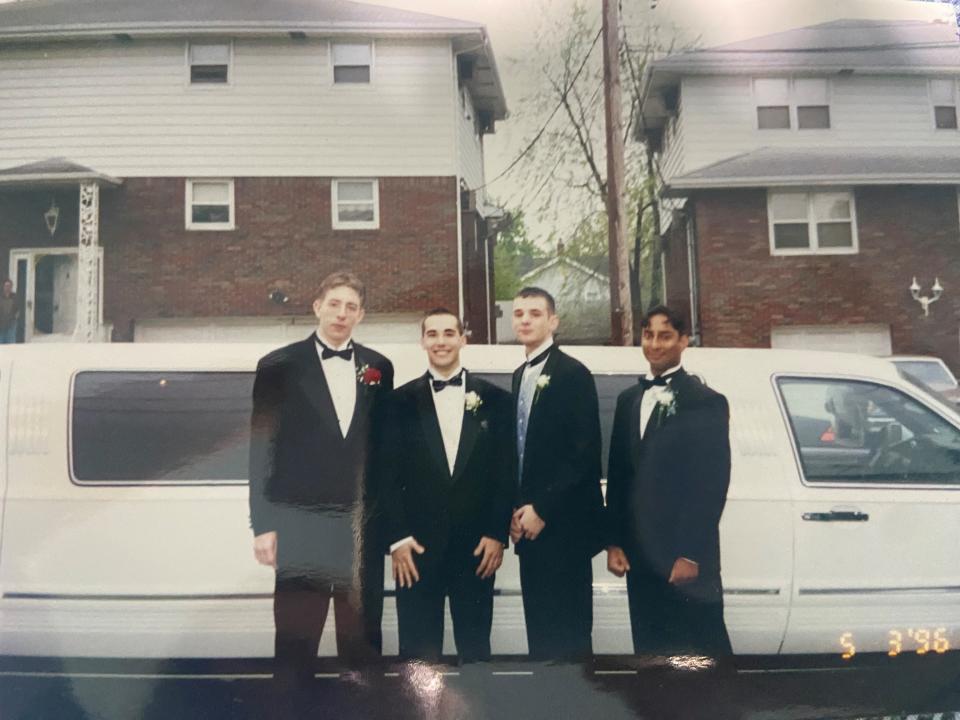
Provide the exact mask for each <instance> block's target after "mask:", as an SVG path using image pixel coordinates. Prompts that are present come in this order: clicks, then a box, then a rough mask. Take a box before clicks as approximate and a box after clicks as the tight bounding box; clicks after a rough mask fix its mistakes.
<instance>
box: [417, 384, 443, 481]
mask: <svg viewBox="0 0 960 720" xmlns="http://www.w3.org/2000/svg"><path fill="white" fill-rule="evenodd" d="M429 380H430V375H429V373H428V374H426V375H424V376H423V377H422V378H420V379H419V380H417V389H416V393H415V395H416V398H417V415H418V416H419V418H420V429H421V430H422V431H423V438H424V440H425V441H426V443H427V449H428V450H429V452H430V455H431V456H433V459H434V460H435V461H436V463H437V466H438V468H439V469H441V470H442V473H443V477H448V478H449V477H450V466H449V465H448V464H447V453H446V451H445V450H444V448H443V435H442V434H441V433H440V421H439V420H437V408H436V406H434V404H433V396H432V393H433V389H432V388H431V387H430V382H429Z"/></svg>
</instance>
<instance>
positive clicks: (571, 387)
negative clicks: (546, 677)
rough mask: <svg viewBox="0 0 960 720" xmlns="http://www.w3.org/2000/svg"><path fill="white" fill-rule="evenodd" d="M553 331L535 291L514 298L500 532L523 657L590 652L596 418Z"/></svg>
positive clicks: (551, 307) (574, 656)
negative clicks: (513, 454)
mask: <svg viewBox="0 0 960 720" xmlns="http://www.w3.org/2000/svg"><path fill="white" fill-rule="evenodd" d="M558 325H559V318H558V317H557V312H556V305H555V303H554V300H553V297H552V296H551V295H550V294H549V293H548V292H546V291H545V290H542V289H540V288H524V289H522V290H521V291H520V292H519V293H518V294H517V297H515V298H514V300H513V330H514V332H515V333H516V336H517V339H518V340H519V341H520V342H521V343H522V344H523V346H524V349H525V350H526V353H527V362H525V363H524V364H523V365H521V366H520V367H519V368H517V370H516V372H514V374H513V400H514V428H515V439H516V450H517V460H518V467H519V478H520V488H519V490H520V500H519V503H518V504H519V507H518V508H517V510H516V511H515V513H514V516H513V521H512V524H511V530H510V534H511V537H512V538H513V540H514V542H515V543H516V545H517V552H518V554H519V555H520V584H521V588H522V591H523V614H524V617H525V620H526V625H527V643H528V646H529V650H530V656H531V657H532V658H534V659H536V660H561V661H577V660H583V659H585V658H587V657H589V656H590V654H591V653H592V637H591V636H592V632H593V570H592V568H591V558H592V557H593V556H594V555H595V554H596V553H597V552H598V551H599V550H600V548H601V546H602V542H601V538H600V527H599V524H600V515H601V513H602V509H603V497H602V495H601V491H600V473H601V469H600V452H601V450H600V448H601V441H600V414H599V409H598V403H597V389H596V386H595V384H594V382H593V376H592V375H591V374H590V371H589V370H587V368H586V367H584V366H583V365H582V364H581V363H580V362H578V361H577V360H574V359H573V358H572V357H570V356H569V355H567V354H566V353H564V352H562V351H561V350H560V349H559V348H558V347H557V345H556V343H555V342H554V340H553V333H554V332H555V331H556V329H557V327H558Z"/></svg>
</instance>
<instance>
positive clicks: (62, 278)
mask: <svg viewBox="0 0 960 720" xmlns="http://www.w3.org/2000/svg"><path fill="white" fill-rule="evenodd" d="M102 252H103V251H102V250H101V262H102ZM77 257H78V254H77V248H42V249H41V248H26V249H15V250H11V251H10V276H11V277H15V278H16V279H17V286H16V292H17V295H18V296H19V297H20V298H21V302H22V312H21V320H20V322H21V328H22V331H18V339H19V340H21V341H23V342H37V341H42V340H53V341H63V340H66V339H69V338H70V337H72V336H73V333H74V330H75V329H76V324H77V273H78V266H77ZM98 275H99V273H98ZM100 296H101V297H102V293H101V294H100ZM101 307H102V305H101Z"/></svg>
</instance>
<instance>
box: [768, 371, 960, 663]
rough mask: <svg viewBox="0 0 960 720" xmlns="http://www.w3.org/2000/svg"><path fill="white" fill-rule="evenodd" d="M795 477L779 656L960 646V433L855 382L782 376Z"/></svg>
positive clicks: (940, 417) (925, 405) (914, 404)
mask: <svg viewBox="0 0 960 720" xmlns="http://www.w3.org/2000/svg"><path fill="white" fill-rule="evenodd" d="M776 384H777V388H778V392H779V394H780V398H781V401H782V406H783V409H784V411H785V413H786V415H787V417H788V419H789V426H790V430H791V433H792V440H793V443H794V451H795V453H796V459H797V463H798V467H799V471H800V476H799V477H800V481H799V482H798V484H797V485H796V487H795V488H794V492H793V523H794V531H795V538H796V542H795V547H796V549H795V570H794V583H793V597H792V606H791V611H790V620H789V623H788V627H787V634H786V638H785V641H784V646H783V652H788V653H822V652H836V653H839V654H841V655H843V656H844V657H847V658H849V657H852V656H853V655H855V654H856V653H858V652H886V653H889V654H890V655H898V654H901V653H918V654H926V653H939V652H945V651H946V650H947V649H950V648H952V647H955V646H958V645H960V534H958V533H957V528H958V527H960V429H958V428H957V426H956V425H955V424H954V422H953V421H951V420H949V419H948V417H949V414H948V413H942V410H938V409H937V406H936V403H934V402H929V401H922V400H920V399H918V398H917V397H913V396H911V395H909V394H907V393H905V392H903V391H902V390H900V389H897V388H894V387H889V386H886V385H884V384H882V383H878V382H872V381H868V380H859V379H844V378H825V377H779V378H777V380H776Z"/></svg>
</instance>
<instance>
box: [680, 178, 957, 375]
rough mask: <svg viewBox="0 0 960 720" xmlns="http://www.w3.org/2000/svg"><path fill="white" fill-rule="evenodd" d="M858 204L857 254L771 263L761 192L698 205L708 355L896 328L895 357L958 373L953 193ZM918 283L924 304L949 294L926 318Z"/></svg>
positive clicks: (875, 196) (898, 193) (883, 196)
mask: <svg viewBox="0 0 960 720" xmlns="http://www.w3.org/2000/svg"><path fill="white" fill-rule="evenodd" d="M855 203H856V211H857V224H858V228H859V247H860V250H859V252H858V253H857V254H855V255H821V256H816V255H803V256H790V257H784V256H778V257H773V256H771V254H770V242H769V238H768V231H767V209H766V192H765V191H764V190H731V191H713V192H704V193H701V194H699V195H697V196H696V197H695V198H694V200H693V205H694V207H695V212H696V224H697V242H698V260H699V264H698V267H699V276H700V290H701V298H700V306H701V307H700V310H701V326H702V332H703V341H704V345H706V346H741V347H769V345H770V331H771V328H772V327H775V326H786V325H840V324H847V323H858V324H861V323H877V324H883V325H888V326H889V327H890V330H891V341H892V345H893V352H894V353H918V354H932V355H938V356H940V357H942V358H943V359H944V360H946V361H947V363H948V364H950V365H951V367H953V368H954V369H955V370H960V337H958V330H960V325H958V318H960V220H958V209H957V194H956V189H955V188H953V187H916V186H896V187H861V188H857V189H856V191H855ZM670 242H671V243H673V247H674V248H675V247H676V243H675V239H674V238H671V240H670ZM671 267H672V265H671ZM914 275H916V276H917V280H918V282H919V283H920V284H921V285H922V286H923V288H924V293H925V294H929V288H930V286H931V285H932V284H933V280H934V277H935V276H939V278H940V282H941V284H942V285H943V286H944V288H945V292H944V295H943V298H942V299H941V300H940V301H939V302H938V303H936V304H935V305H932V306H931V309H930V317H929V318H924V317H923V313H922V311H921V308H920V305H919V303H917V302H916V301H915V300H913V299H912V297H911V296H910V293H909V291H908V287H909V285H910V282H911V279H912V278H913V276H914ZM672 277H673V275H672V274H671V275H668V289H669V292H670V295H671V297H673V295H674V290H675V288H676V284H674V286H673V287H670V286H671V278H672Z"/></svg>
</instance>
